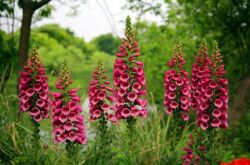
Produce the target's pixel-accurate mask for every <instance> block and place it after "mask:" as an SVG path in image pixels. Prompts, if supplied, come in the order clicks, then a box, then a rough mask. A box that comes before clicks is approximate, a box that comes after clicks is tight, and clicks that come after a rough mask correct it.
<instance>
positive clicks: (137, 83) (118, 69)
mask: <svg viewBox="0 0 250 165" xmlns="http://www.w3.org/2000/svg"><path fill="white" fill-rule="evenodd" d="M122 42H123V44H122V45H121V46H120V52H119V53H116V56H117V59H116V60H115V64H114V75H113V77H114V92H113V93H114V101H115V111H116V117H117V119H118V120H120V119H126V118H130V117H131V118H135V117H147V100H146V99H145V96H146V81H145V77H144V68H143V67H144V64H143V62H140V61H137V60H136V58H137V57H139V56H140V53H139V48H138V42H137V41H136V40H135V34H134V31H133V29H132V26H131V22H130V18H129V17H127V20H126V30H125V38H123V39H122Z"/></svg>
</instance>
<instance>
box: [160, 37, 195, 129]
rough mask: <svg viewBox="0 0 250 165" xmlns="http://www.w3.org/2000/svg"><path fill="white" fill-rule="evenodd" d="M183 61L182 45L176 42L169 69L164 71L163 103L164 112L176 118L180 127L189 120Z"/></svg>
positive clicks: (188, 96) (187, 91) (186, 81)
mask: <svg viewBox="0 0 250 165" xmlns="http://www.w3.org/2000/svg"><path fill="white" fill-rule="evenodd" d="M185 63H186V61H185V59H184V55H183V51H182V47H181V45H180V43H178V42H177V44H176V49H175V51H174V53H173V55H172V58H171V60H170V61H168V66H169V68H170V69H169V70H167V71H166V72H165V79H164V89H165V93H164V105H165V107H166V113H167V114H168V115H173V116H174V118H175V119H178V121H176V122H178V123H179V124H178V125H179V126H180V127H182V126H183V122H185V121H188V120H189V115H188V110H189V105H190V97H191V91H190V84H189V79H188V74H187V72H186V71H185V70H184V69H183V65H184V64H185ZM179 119H181V120H179Z"/></svg>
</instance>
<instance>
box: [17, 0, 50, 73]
mask: <svg viewBox="0 0 250 165" xmlns="http://www.w3.org/2000/svg"><path fill="white" fill-rule="evenodd" d="M50 1H51V0H40V1H33V0H19V1H18V5H19V7H20V8H21V9H22V15H23V16H22V24H21V29H20V38H19V50H18V56H19V60H18V61H19V65H18V67H19V71H21V70H22V67H23V65H24V64H25V62H26V61H27V59H28V49H29V39H30V30H31V22H32V17H33V14H34V12H35V11H36V10H38V9H39V8H41V7H42V6H44V5H46V4H48V3H49V2H50Z"/></svg>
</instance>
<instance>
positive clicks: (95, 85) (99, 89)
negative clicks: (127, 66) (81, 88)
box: [89, 64, 117, 122]
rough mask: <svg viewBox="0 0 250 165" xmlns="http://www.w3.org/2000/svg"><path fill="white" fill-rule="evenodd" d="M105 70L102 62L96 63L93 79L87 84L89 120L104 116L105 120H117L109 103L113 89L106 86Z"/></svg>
mask: <svg viewBox="0 0 250 165" xmlns="http://www.w3.org/2000/svg"><path fill="white" fill-rule="evenodd" d="M105 72H106V70H104V68H103V64H98V65H97V66H96V67H95V70H94V72H93V80H92V81H91V82H90V86H89V107H90V110H89V116H90V121H94V120H97V119H99V118H104V119H105V121H107V120H110V121H112V122H117V118H116V116H115V114H114V109H113V107H112V106H111V105H110V104H109V103H112V101H113V98H112V96H111V95H110V93H111V94H112V91H113V89H112V88H110V87H108V85H109V84H110V82H109V81H107V77H106V76H105Z"/></svg>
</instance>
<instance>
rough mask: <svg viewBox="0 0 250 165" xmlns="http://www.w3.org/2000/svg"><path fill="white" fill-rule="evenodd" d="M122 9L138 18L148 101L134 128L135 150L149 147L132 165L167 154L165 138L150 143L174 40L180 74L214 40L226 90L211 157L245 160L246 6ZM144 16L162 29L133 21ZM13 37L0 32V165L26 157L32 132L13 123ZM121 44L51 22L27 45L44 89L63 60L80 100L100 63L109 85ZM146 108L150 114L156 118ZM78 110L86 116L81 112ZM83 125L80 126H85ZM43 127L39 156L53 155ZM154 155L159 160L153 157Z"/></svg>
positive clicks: (249, 102) (236, 0) (208, 3)
mask: <svg viewBox="0 0 250 165" xmlns="http://www.w3.org/2000/svg"><path fill="white" fill-rule="evenodd" d="M107 2H108V1H107ZM12 4H13V1H11V0H10V1H7V0H6V1H1V2H0V12H1V14H0V17H3V16H4V15H5V14H6V15H9V16H10V17H11V14H12V9H11V7H12ZM162 4H165V5H166V6H167V10H162V9H161V8H160V6H161V5H162ZM125 7H126V8H127V9H129V10H130V11H131V12H133V13H135V14H136V15H137V19H136V20H133V21H134V27H135V28H136V36H137V39H138V42H139V47H140V52H141V57H140V60H141V61H143V62H144V63H145V75H146V81H147V91H148V100H149V102H150V110H151V111H152V112H151V113H150V115H149V119H147V121H146V123H144V124H143V123H140V125H141V126H142V127H140V126H139V129H140V131H142V134H143V135H145V136H144V137H142V138H143V140H145V141H144V142H145V143H141V144H140V145H141V150H145V147H146V148H147V147H151V151H150V153H146V154H145V153H141V155H140V157H138V159H140V158H142V159H144V160H145V161H142V160H141V162H140V161H139V160H138V164H160V163H162V162H167V161H168V160H166V158H167V156H166V153H167V152H168V151H166V150H165V149H164V147H165V148H166V146H165V145H162V143H165V142H166V141H167V139H164V138H165V137H164V138H163V139H162V140H161V141H156V137H157V136H158V135H157V134H161V131H164V129H165V128H164V123H165V121H166V117H165V115H164V111H165V110H164V108H163V106H162V102H163V101H162V98H163V77H164V71H165V70H167V69H168V67H167V65H166V63H167V60H169V59H170V57H171V53H172V51H173V49H174V43H175V41H176V40H180V42H181V43H182V46H183V49H184V53H185V59H186V61H187V64H186V65H185V68H186V69H187V70H188V71H189V73H190V70H191V66H192V63H193V62H194V57H195V55H196V54H197V51H198V48H199V45H200V42H201V41H202V40H203V39H206V41H207V43H208V47H209V52H211V51H212V42H213V40H217V42H218V44H219V47H220V49H221V52H222V55H223V61H224V63H225V66H226V70H227V75H226V76H227V78H228V79H229V90H230V101H229V128H228V129H226V130H221V140H220V141H219V143H218V151H217V152H218V155H219V159H220V161H231V160H232V159H234V158H238V157H248V158H250V145H249V144H250V136H249V135H250V111H249V109H250V99H249V97H250V93H249V91H250V2H249V1H248V0H221V1H218V0H177V1H170V0H165V1H162V0H155V1H153V2H152V1H149V0H128V1H127V2H126V6H125ZM45 9H46V10H45ZM39 10H41V11H44V12H45V14H42V15H41V18H40V19H43V18H45V17H47V16H49V14H50V12H51V11H50V10H48V8H42V9H39ZM46 11H47V13H46ZM148 13H151V14H152V15H156V16H159V17H160V18H161V19H163V20H164V21H163V23H162V24H161V25H159V24H156V23H152V22H147V21H145V20H143V19H140V18H141V17H142V16H143V15H146V14H148ZM46 14H47V15H46ZM19 37H20V32H19V29H18V30H16V31H14V32H13V33H7V32H6V31H4V30H3V29H1V28H0V92H1V93H0V132H1V136H0V160H1V161H2V162H1V161H0V164H1V163H3V164H18V162H22V161H23V160H22V159H24V160H25V161H26V159H25V158H24V157H25V156H24V155H25V153H26V155H27V152H28V151H27V150H28V149H27V148H29V147H30V146H29V144H25V143H27V141H28V138H27V135H29V131H30V129H31V128H30V126H29V125H30V123H29V121H27V119H28V117H27V115H24V116H23V117H22V119H21V120H20V119H18V118H17V114H18V105H17V104H18V98H17V90H16V89H17V88H16V87H17V78H18V77H17V72H18V67H17V66H18V48H19V45H18V41H19ZM120 43H121V41H120V39H119V38H118V37H117V36H114V35H113V34H111V33H109V34H103V35H100V36H98V37H96V38H94V39H92V40H91V41H89V42H86V41H84V39H82V38H79V37H77V36H76V35H75V34H74V33H73V32H72V31H71V30H70V29H67V28H62V27H60V26H59V25H57V24H47V25H42V26H40V27H35V28H32V30H31V37H30V44H29V45H30V48H31V47H36V48H38V51H39V54H40V58H41V60H42V62H43V64H44V66H45V67H46V69H47V73H48V76H49V87H50V89H51V90H54V89H55V88H54V84H55V81H56V76H57V74H58V71H59V66H60V64H61V63H62V62H63V61H66V62H67V63H68V65H69V66H70V68H71V70H72V77H73V79H74V80H75V82H74V84H73V86H75V87H78V88H79V89H80V90H79V91H80V95H81V96H82V101H83V102H84V101H85V100H86V95H87V91H88V85H89V82H90V79H91V75H92V71H93V69H94V66H95V65H96V64H97V63H98V62H99V61H101V62H102V63H103V64H104V66H105V67H106V69H107V71H108V72H107V75H108V78H109V80H110V81H111V80H112V69H113V61H114V59H115V55H114V54H115V52H116V51H118V47H119V44H120ZM152 109H153V110H155V109H156V110H157V112H155V111H153V110H152ZM84 111H85V112H87V111H88V109H85V110H84ZM157 115H158V116H157ZM85 118H87V114H85ZM86 121H87V119H86ZM89 125H90V124H87V126H88V127H89ZM146 128H148V129H146ZM42 129H43V130H45V131H44V132H43V134H42V137H43V140H44V141H43V142H42V143H43V144H44V145H45V146H47V145H48V146H50V147H49V149H46V152H48V153H54V151H56V150H62V149H60V147H59V149H58V148H56V146H55V145H53V144H52V142H51V135H50V132H48V131H50V130H51V126H50V122H46V121H45V122H43V123H42ZM114 129H117V130H119V129H118V128H114ZM150 130H154V131H153V132H152V131H150ZM147 131H148V132H147ZM149 131H150V132H151V133H152V135H151V134H149ZM154 133H155V134H154ZM46 134H48V135H47V136H46ZM159 136H160V135H159ZM116 138H119V137H116ZM150 139H151V140H150ZM152 141H154V142H152ZM154 143H161V144H159V145H160V147H159V148H160V149H159V150H160V151H159V153H158V152H157V153H156V152H154V151H153V150H154V146H155V144H154ZM149 144H150V145H149ZM146 145H148V146H146ZM156 146H158V144H156ZM85 151H86V150H84V152H85ZM29 152H30V151H29ZM180 152H181V149H180ZM58 154H59V153H58ZM58 154H57V155H54V156H51V159H52V160H57V162H58V163H60V162H61V163H62V162H63V158H58ZM155 154H158V158H156V157H155ZM121 157H122V156H121ZM152 157H155V158H156V160H154V159H153V158H152ZM119 159H120V157H119ZM117 160H118V158H117ZM146 160H147V161H146ZM179 161H180V160H179ZM146 162H148V163H146ZM150 162H151V163H150ZM19 164H20V163H19ZM163 164H164V163H163ZM176 164H178V163H176Z"/></svg>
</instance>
